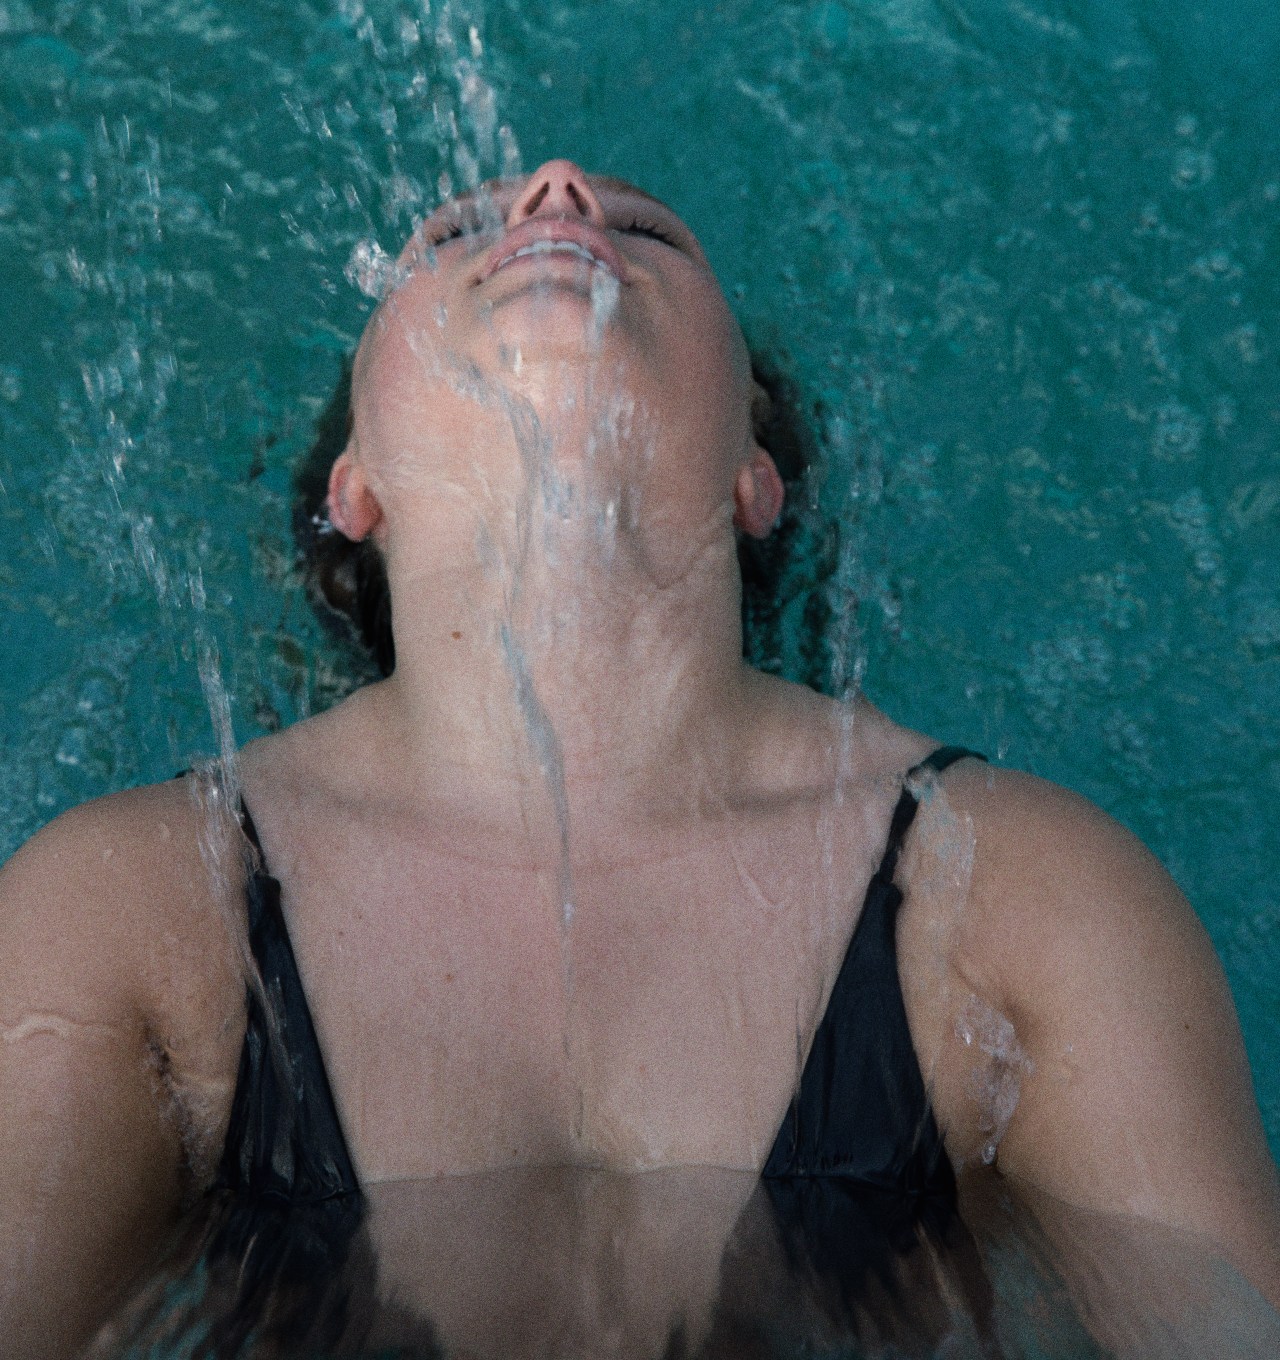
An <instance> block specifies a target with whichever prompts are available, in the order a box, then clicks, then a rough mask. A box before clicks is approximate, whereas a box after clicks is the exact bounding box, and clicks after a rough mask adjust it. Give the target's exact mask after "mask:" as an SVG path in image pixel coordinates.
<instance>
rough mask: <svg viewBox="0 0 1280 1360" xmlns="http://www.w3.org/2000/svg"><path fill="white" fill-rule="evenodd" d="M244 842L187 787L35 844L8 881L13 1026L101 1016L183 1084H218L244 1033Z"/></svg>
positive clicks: (157, 793)
mask: <svg viewBox="0 0 1280 1360" xmlns="http://www.w3.org/2000/svg"><path fill="white" fill-rule="evenodd" d="M238 837H239V833H238V830H236V828H235V824H234V822H233V821H231V820H230V819H229V818H227V817H226V816H225V815H224V812H223V810H221V809H210V808H209V807H208V806H207V800H202V799H201V797H200V796H199V794H198V791H197V790H196V788H195V787H194V781H193V780H192V779H191V778H189V777H188V778H183V779H176V780H172V781H169V782H167V783H164V784H156V785H150V786H146V787H143V788H137V789H131V790H128V791H125V792H122V793H116V794H111V795H108V796H107V797H104V798H100V799H96V800H94V801H92V802H90V803H86V804H83V805H81V806H79V807H76V808H72V809H71V810H70V811H68V812H65V813H63V814H62V815H61V816H60V817H58V818H56V819H55V820H54V821H52V822H50V823H49V824H48V825H47V826H46V827H44V828H43V829H42V830H41V831H39V832H37V834H36V835H35V836H33V837H32V838H31V839H30V840H29V841H28V842H27V843H26V844H25V845H23V846H22V847H21V848H20V849H19V850H18V851H17V853H16V854H15V855H14V856H13V857H12V859H10V860H9V861H8V862H7V863H6V864H5V865H4V866H3V867H2V868H0V995H2V996H3V997H4V998H5V1006H4V1010H5V1013H6V1019H5V1023H6V1024H8V1023H11V1022H12V1020H13V1018H14V1017H21V1016H22V1015H27V1014H35V1015H46V1014H47V1015H63V1016H77V1015H80V1016H93V1017H95V1022H100V1023H102V1024H104V1025H119V1026H121V1027H122V1031H124V1030H127V1031H128V1032H131V1033H134V1034H136V1035H137V1036H138V1037H137V1042H138V1043H139V1044H142V1045H144V1046H146V1047H147V1048H148V1049H150V1050H151V1051H152V1052H153V1054H154V1055H155V1057H156V1060H158V1061H162V1062H163V1063H164V1065H165V1067H166V1069H167V1070H170V1071H171V1072H172V1074H173V1078H174V1080H175V1081H180V1080H181V1079H182V1077H183V1075H184V1074H185V1073H187V1072H190V1073H192V1074H197V1073H198V1074H199V1076H200V1079H201V1080H204V1079H206V1078H208V1079H210V1080H214V1081H215V1083H216V1082H217V1081H220V1080H221V1076H222V1075H223V1072H224V1069H225V1068H226V1066H227V1063H228V1061H231V1062H234V1055H235V1052H236V1050H237V1047H238V1028H237V1027H238V1026H239V1025H242V1020H243V973H242V969H241V965H240V958H241V939H240V938H238V933H239V931H241V930H242V929H243V926H242V919H243V917H242V907H241V905H240V895H241V894H242V892H243V884H244V869H243V857H242V854H241V851H240V846H239V844H238ZM202 846H203V849H202Z"/></svg>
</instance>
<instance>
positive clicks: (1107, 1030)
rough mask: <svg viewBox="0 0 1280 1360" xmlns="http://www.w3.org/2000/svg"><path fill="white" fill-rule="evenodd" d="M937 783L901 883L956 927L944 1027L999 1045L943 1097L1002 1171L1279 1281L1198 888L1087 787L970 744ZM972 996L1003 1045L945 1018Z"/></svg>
mask: <svg viewBox="0 0 1280 1360" xmlns="http://www.w3.org/2000/svg"><path fill="white" fill-rule="evenodd" d="M939 785H940V787H939V789H938V790H936V791H935V793H934V795H933V796H932V797H930V796H928V795H927V794H926V796H925V798H924V800H923V802H922V807H921V813H920V819H919V825H918V828H917V831H918V836H917V839H916V843H915V845H914V847H913V850H912V853H911V855H910V856H909V857H908V863H907V865H906V866H905V867H906V868H907V869H908V876H909V883H910V888H909V900H910V895H912V894H918V895H919V896H920V897H921V898H923V900H924V904H925V908H926V910H925V915H926V916H928V917H929V919H930V921H931V922H932V924H933V925H934V926H935V927H936V926H938V925H939V923H943V924H944V926H945V927H947V928H939V929H937V930H935V933H934V936H933V938H935V939H942V938H945V939H947V941H948V949H949V953H950V957H949V960H948V965H949V971H950V976H951V977H952V979H953V981H954V985H955V996H954V997H953V1001H952V1004H951V1006H950V1008H949V1009H950V1012H951V1016H952V1018H951V1023H950V1025H949V1026H944V1027H940V1028H949V1029H950V1036H949V1037H950V1038H951V1040H952V1042H955V1041H956V1040H958V1039H959V1038H960V1037H961V1036H962V1035H964V1034H966V1033H968V1034H970V1039H969V1040H967V1041H966V1042H971V1041H973V1040H975V1039H976V1043H975V1045H974V1046H975V1048H977V1049H982V1050H983V1053H984V1054H985V1056H986V1058H987V1059H989V1060H990V1061H989V1066H988V1070H986V1071H985V1072H980V1073H978V1074H977V1076H976V1079H975V1074H973V1072H972V1071H970V1072H969V1074H968V1075H967V1077H966V1079H965V1081H964V1083H963V1084H962V1083H960V1082H954V1083H953V1088H954V1089H953V1090H952V1091H951V1092H950V1094H949V1095H947V1096H946V1097H945V1099H946V1100H947V1101H948V1102H949V1104H948V1112H949V1114H950V1115H951V1117H952V1118H953V1119H954V1120H955V1121H956V1122H957V1123H958V1124H962V1123H963V1122H964V1120H965V1118H966V1113H967V1114H968V1115H969V1116H970V1117H971V1118H974V1119H976V1120H977V1121H978V1123H980V1124H982V1123H985V1124H986V1126H987V1127H992V1126H993V1122H994V1123H997V1124H998V1127H996V1135H997V1141H999V1137H1000V1135H1003V1141H1002V1142H999V1147H998V1152H997V1165H998V1166H999V1167H1000V1168H1001V1169H1002V1170H1004V1171H1006V1172H1008V1173H1010V1174H1013V1175H1015V1176H1017V1177H1020V1178H1021V1179H1023V1180H1025V1181H1027V1182H1030V1183H1032V1184H1034V1185H1036V1186H1038V1187H1040V1188H1041V1189H1044V1190H1047V1191H1049V1192H1050V1193H1051V1194H1054V1195H1056V1196H1057V1197H1058V1198H1060V1199H1063V1200H1066V1201H1068V1202H1070V1203H1074V1204H1077V1205H1082V1206H1084V1207H1088V1208H1093V1209H1100V1210H1107V1211H1113V1212H1114V1211H1119V1212H1125V1213H1130V1214H1134V1215H1136V1216H1138V1217H1143V1218H1149V1219H1153V1220H1157V1221H1161V1222H1164V1223H1166V1224H1170V1225H1172V1226H1175V1227H1179V1228H1183V1229H1188V1230H1191V1231H1194V1232H1197V1233H1200V1234H1202V1235H1204V1236H1206V1237H1208V1238H1209V1239H1210V1240H1211V1241H1212V1242H1214V1243H1216V1244H1217V1246H1218V1247H1219V1248H1220V1249H1221V1250H1222V1251H1223V1252H1224V1254H1225V1255H1226V1256H1227V1257H1228V1259H1230V1260H1232V1261H1234V1262H1235V1263H1236V1264H1237V1265H1239V1266H1240V1267H1241V1268H1242V1269H1244V1270H1245V1273H1246V1274H1248V1275H1249V1276H1250V1277H1251V1278H1252V1279H1253V1280H1254V1282H1255V1283H1257V1284H1259V1285H1260V1286H1261V1287H1262V1288H1263V1290H1264V1292H1266V1293H1268V1295H1269V1296H1270V1297H1272V1298H1275V1297H1277V1293H1276V1291H1277V1289H1278V1288H1280V1182H1278V1181H1277V1177H1276V1172H1275V1167H1274V1164H1273V1163H1272V1161H1271V1157H1270V1154H1269V1152H1268V1149H1267V1144H1266V1139H1265V1137H1264V1135H1263V1130H1262V1125H1261V1120H1260V1117H1259V1114H1258V1109H1257V1105H1256V1102H1255V1100H1254V1096H1253V1088H1252V1082H1251V1077H1250V1073H1249V1066H1248V1061H1247V1059H1246V1056H1245V1052H1244V1045H1243V1042H1242V1040H1241V1036H1240V1030H1239V1025H1238V1023H1237V1020H1236V1016H1235V1009H1234V1005H1233V1003H1232V998H1231V993H1230V989H1229V988H1228V986H1227V981H1226V978H1225V975H1224V973H1223V970H1222V967H1221V965H1220V964H1219V962H1218V959H1217V956H1216V954H1215V953H1214V950H1213V946H1212V944H1211V943H1210V941H1209V937H1208V935H1207V933H1206V932H1205V930H1204V928H1203V927H1202V926H1201V924H1200V922H1199V920H1198V919H1197V917H1196V915H1195V913H1194V911H1193V910H1192V908H1191V906H1190V904H1189V903H1188V902H1187V900H1186V898H1185V897H1183V895H1182V893H1181V892H1180V891H1179V890H1178V888H1177V886H1176V885H1175V884H1174V882H1173V880H1172V879H1171V878H1170V876H1169V875H1168V873H1167V872H1166V871H1165V870H1164V868H1163V867H1162V866H1161V865H1160V863H1159V861H1158V860H1157V859H1156V858H1155V857H1154V856H1153V855H1152V854H1151V853H1150V852H1149V851H1148V850H1147V849H1146V847H1145V846H1144V845H1143V844H1142V843H1141V841H1139V840H1138V838H1137V837H1136V836H1134V835H1133V834H1132V833H1130V832H1129V831H1127V830H1126V829H1125V828H1124V827H1123V826H1121V825H1120V824H1119V823H1118V822H1117V821H1115V820H1114V819H1113V818H1111V817H1109V816H1107V815H1106V814H1105V813H1104V812H1102V811H1101V810H1100V809H1099V808H1097V807H1096V806H1094V805H1093V804H1092V803H1090V802H1089V801H1088V800H1087V799H1084V798H1081V797H1079V796H1078V795H1076V794H1073V793H1070V792H1068V791H1067V790H1065V789H1062V788H1059V787H1057V786H1055V785H1053V784H1050V783H1047V782H1046V781H1044V780H1041V779H1036V778H1034V777H1032V776H1029V775H1025V774H1019V773H1016V772H1011V771H1005V770H997V769H991V768H989V767H985V766H982V765H980V764H978V763H977V762H972V761H968V762H964V763H963V764H961V765H957V766H955V767H954V768H953V769H952V770H950V771H948V772H947V773H946V774H945V775H943V776H942V778H941V780H940V781H939ZM939 794H940V795H941V796H939ZM948 882H949V883H950V884H951V892H950V896H948V893H947V890H946V889H945V887H943V886H941V885H945V884H947V883H948ZM926 935H927V932H924V933H919V934H918V938H920V939H924V938H926ZM966 1004H977V1005H978V1006H979V1007H980V1009H981V1010H982V1013H983V1014H985V1015H987V1016H994V1017H996V1021H997V1024H996V1028H997V1029H998V1030H999V1043H998V1044H989V1043H988V1042H987V1041H986V1040H984V1039H983V1038H982V1036H981V1035H980V1034H979V1035H976V1036H975V1035H974V1034H972V1033H971V1032H970V1029H966V1027H965V1026H964V1025H963V1024H962V1023H957V1022H956V1020H955V1019H954V1015H955V1014H956V1013H957V1012H963V1008H964V1006H965V1005H966ZM994 1032H995V1031H994V1030H993V1033H994ZM946 1042H947V1040H946V1039H945V1038H944V1039H943V1040H940V1041H939V1046H938V1048H937V1050H936V1052H937V1053H938V1055H939V1059H940V1066H941V1067H942V1068H943V1069H945V1068H946V1065H947V1063H948V1061H950V1059H949V1058H948V1055H947V1053H946ZM958 1046H960V1047H963V1045H958ZM985 1089H998V1090H1002V1091H1003V1092H1004V1094H1005V1096H1006V1097H1010V1098H1011V1099H1010V1101H1009V1104H1008V1107H1007V1108H1006V1109H1005V1110H1004V1111H1003V1113H1001V1114H1000V1115H999V1119H998V1121H997V1120H995V1117H994V1116H993V1115H992V1113H991V1112H990V1111H981V1110H979V1111H977V1112H976V1114H975V1113H974V1112H973V1111H966V1108H965V1101H966V1100H969V1101H972V1099H973V1098H974V1097H973V1093H974V1092H975V1091H977V1092H980V1091H982V1090H985Z"/></svg>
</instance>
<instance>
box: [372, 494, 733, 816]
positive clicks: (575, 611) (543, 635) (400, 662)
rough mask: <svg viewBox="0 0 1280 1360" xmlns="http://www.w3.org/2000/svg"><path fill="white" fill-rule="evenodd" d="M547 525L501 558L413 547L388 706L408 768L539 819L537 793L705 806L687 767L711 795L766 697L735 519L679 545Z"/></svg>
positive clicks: (430, 784) (402, 566) (396, 555)
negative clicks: (709, 784)
mask: <svg viewBox="0 0 1280 1360" xmlns="http://www.w3.org/2000/svg"><path fill="white" fill-rule="evenodd" d="M532 518H533V519H535V520H536V519H542V520H543V521H544V522H541V523H531V524H530V525H529V526H528V529H527V532H525V533H524V534H522V535H514V534H513V535H512V538H511V544H510V545H509V550H508V551H503V552H497V553H492V554H484V555H483V556H486V557H488V559H489V560H488V561H485V562H478V561H476V559H477V558H478V557H479V556H482V555H481V554H477V553H476V552H475V550H474V547H473V548H472V551H471V552H470V553H469V554H466V553H464V552H463V551H461V545H460V544H459V545H456V550H454V551H448V552H442V547H441V540H440V537H439V535H438V534H436V533H431V532H426V531H424V532H421V533H414V532H412V531H410V532H408V533H404V532H403V531H402V532H401V533H400V534H399V535H398V539H399V542H398V544H397V550H396V551H394V552H392V553H390V554H389V560H388V574H389V577H390V583H391V597H392V618H393V623H394V629H395V644H396V672H395V675H394V677H393V678H392V679H391V680H390V681H389V682H388V683H387V685H386V686H385V687H384V702H386V703H388V704H389V705H390V706H391V710H392V711H391V715H390V716H391V725H390V728H389V730H390V731H391V732H393V733H394V738H395V740H396V742H397V745H398V748H399V750H400V752H401V759H402V762H403V763H404V767H405V768H407V769H412V770H413V771H414V776H413V777H414V779H415V782H416V783H418V785H419V787H427V788H431V789H434V790H439V789H440V783H441V780H442V779H443V780H447V781H448V782H449V783H450V784H451V785H452V787H453V788H455V789H456V788H465V789H466V791H467V793H468V795H472V796H479V797H481V798H482V799H483V800H484V804H485V806H486V807H494V806H502V805H504V804H505V803H506V801H507V800H508V799H511V798H514V799H516V800H518V801H519V803H520V805H521V807H522V808H523V807H527V806H528V802H527V800H528V797H529V795H530V793H531V792H532V793H534V794H538V793H540V792H541V793H545V794H546V795H548V796H549V797H550V799H551V803H552V804H553V805H554V810H556V811H564V812H567V810H568V806H569V804H570V803H572V802H574V801H575V800H580V801H581V802H582V803H583V805H584V806H589V807H590V808H591V809H593V810H594V811H595V812H599V813H603V812H605V811H606V810H607V809H609V808H611V807H617V808H621V807H629V808H632V809H634V808H635V807H637V806H645V805H646V804H647V805H649V806H652V807H654V808H655V809H656V808H659V807H662V808H665V809H667V810H669V809H670V808H671V806H672V804H673V801H675V802H678V801H679V799H680V798H681V797H682V795H686V796H694V797H696V796H697V793H696V791H694V790H692V789H685V790H681V789H679V788H677V787H676V785H675V784H674V783H673V771H676V770H683V771H687V772H689V776H690V778H694V779H697V780H698V781H700V782H701V783H702V784H705V780H706V778H707V777H708V775H710V774H711V769H712V767H713V766H719V765H721V764H722V763H723V760H724V758H725V756H726V753H730V752H731V751H732V749H733V746H734V742H733V740H732V737H733V734H734V733H741V732H743V731H745V730H746V725H745V724H744V723H743V722H742V721H741V716H742V714H743V711H744V707H745V705H746V704H747V702H748V698H749V693H750V692H752V687H751V679H752V676H753V672H751V671H750V670H749V669H748V668H747V667H746V666H745V665H744V663H743V661H742V637H741V625H740V618H739V590H740V586H739V581H738V574H737V563H736V560H735V554H734V547H733V539H732V532H731V530H730V529H729V527H728V524H727V523H726V522H725V517H724V516H723V515H722V514H719V515H716V516H714V517H712V522H709V523H707V524H705V525H704V526H703V529H702V532H701V533H696V532H695V533H692V534H691V533H689V532H688V531H687V527H686V529H685V530H684V531H683V532H677V531H676V530H675V528H673V530H672V531H671V532H669V533H668V535H667V537H668V538H669V539H670V540H673V541H668V542H665V543H664V542H662V541H660V539H661V537H662V536H661V535H655V533H654V532H653V531H652V530H650V531H649V532H648V533H647V534H646V535H643V536H642V535H641V534H640V533H639V531H638V530H634V529H628V528H626V527H625V526H624V527H619V526H618V525H617V524H616V522H615V523H614V524H613V525H612V526H611V527H610V531H609V532H601V530H600V520H599V518H598V517H597V516H586V515H584V516H581V517H579V518H577V519H573V518H565V517H563V516H560V515H557V516H556V518H555V520H554V524H551V525H549V524H548V523H546V522H545V518H546V517H537V516H535V517H532ZM676 539H679V540H680V541H679V543H678V544H677V543H676V542H675V541H674V540H676ZM406 543H407V544H408V545H409V546H407V547H405V546H402V545H404V544H406ZM467 558H470V559H471V560H469V561H467V560H466V559H467ZM442 559H444V560H445V561H447V562H448V563H449V565H442ZM463 561H465V562H466V565H465V566H458V565H456V564H457V563H458V562H463ZM656 564H657V565H656ZM737 744H738V745H741V739H740V738H739V739H738V743H737Z"/></svg>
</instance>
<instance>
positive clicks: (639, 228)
mask: <svg viewBox="0 0 1280 1360" xmlns="http://www.w3.org/2000/svg"><path fill="white" fill-rule="evenodd" d="M619 230H620V231H629V232H634V233H635V234H636V235H637V236H648V237H651V238H652V239H653V240H655V241H661V242H662V243H663V244H664V245H668V246H674V247H675V248H676V249H677V250H679V249H680V247H679V245H678V244H677V242H676V240H675V239H674V237H672V236H671V235H670V234H669V233H667V232H665V231H663V229H662V228H661V227H659V226H658V225H657V224H656V223H653V222H642V221H640V220H639V219H638V218H637V219H636V220H635V221H634V222H632V223H631V225H630V226H627V227H620V228H619Z"/></svg>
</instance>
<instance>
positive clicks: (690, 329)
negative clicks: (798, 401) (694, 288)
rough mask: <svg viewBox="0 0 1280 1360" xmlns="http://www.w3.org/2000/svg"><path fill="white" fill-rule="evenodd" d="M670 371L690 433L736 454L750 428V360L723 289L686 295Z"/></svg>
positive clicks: (672, 388)
mask: <svg viewBox="0 0 1280 1360" xmlns="http://www.w3.org/2000/svg"><path fill="white" fill-rule="evenodd" d="M674 315H675V324H674V325H673V326H672V328H671V333H670V343H669V345H668V346H667V354H668V362H667V363H666V365H665V367H666V370H667V371H666V373H665V374H664V379H665V384H666V385H667V390H668V391H669V392H671V393H673V394H674V393H678V394H679V400H678V406H679V409H680V410H681V411H682V413H683V417H684V421H685V423H686V424H687V426H688V428H689V438H690V439H691V440H693V441H694V442H695V443H696V444H697V445H698V446H699V447H701V448H703V449H706V450H707V451H708V452H711V451H712V450H713V449H718V450H721V451H723V452H725V453H726V454H727V455H728V456H730V457H731V458H736V456H737V455H738V453H739V452H740V451H741V449H742V447H743V446H744V443H745V441H746V438H747V436H748V433H749V424H750V417H749V406H748V391H749V381H750V372H751V366H750V360H749V358H748V357H747V349H746V344H745V342H744V341H743V339H742V332H741V331H740V330H739V328H738V324H737V322H736V321H735V320H734V317H733V314H732V313H731V312H730V311H729V309H728V306H727V304H726V303H725V302H724V299H723V298H722V297H721V296H720V295H719V292H718V290H717V291H716V293H714V294H712V295H702V296H699V295H697V294H691V295H690V294H686V296H685V297H684V299H683V300H682V305H680V306H679V308H678V310H676V312H675V313H674Z"/></svg>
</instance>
